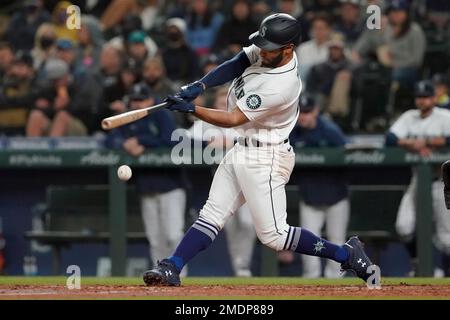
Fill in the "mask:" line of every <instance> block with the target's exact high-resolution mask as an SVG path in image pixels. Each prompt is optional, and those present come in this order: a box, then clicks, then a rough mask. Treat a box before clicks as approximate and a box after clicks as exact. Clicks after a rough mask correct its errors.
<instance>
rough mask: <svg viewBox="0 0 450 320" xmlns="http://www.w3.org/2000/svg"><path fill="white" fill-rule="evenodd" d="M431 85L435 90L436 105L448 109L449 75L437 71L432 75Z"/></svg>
mask: <svg viewBox="0 0 450 320" xmlns="http://www.w3.org/2000/svg"><path fill="white" fill-rule="evenodd" d="M433 85H434V91H435V92H436V106H438V107H440V108H444V109H448V110H450V97H449V94H450V77H449V76H448V75H446V74H443V73H437V74H435V75H434V76H433Z"/></svg>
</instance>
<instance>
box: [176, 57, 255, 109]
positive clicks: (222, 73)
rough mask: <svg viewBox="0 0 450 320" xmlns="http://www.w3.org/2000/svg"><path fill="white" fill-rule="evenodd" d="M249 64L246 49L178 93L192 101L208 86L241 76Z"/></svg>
mask: <svg viewBox="0 0 450 320" xmlns="http://www.w3.org/2000/svg"><path fill="white" fill-rule="evenodd" d="M249 66H250V60H249V58H248V57H247V54H246V53H245V51H243V50H242V51H241V52H239V53H238V54H237V55H235V56H234V57H233V58H232V59H230V60H227V61H225V62H224V63H222V64H220V65H219V66H217V67H216V68H214V69H213V70H211V71H210V72H208V73H207V74H206V75H205V76H204V77H203V78H201V79H200V80H198V81H195V82H193V83H190V84H188V85H186V86H184V87H182V88H181V91H180V92H178V93H177V94H176V95H177V96H179V97H181V98H183V99H185V100H187V101H192V100H194V99H195V98H197V97H198V96H199V95H201V94H202V93H203V91H205V90H206V89H207V88H212V87H216V86H220V85H222V84H225V83H227V82H229V81H231V80H233V79H234V78H236V77H239V76H240V75H241V74H242V73H243V72H244V71H245V69H247V68H248V67H249Z"/></svg>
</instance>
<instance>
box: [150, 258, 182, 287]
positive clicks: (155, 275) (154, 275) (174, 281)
mask: <svg viewBox="0 0 450 320" xmlns="http://www.w3.org/2000/svg"><path fill="white" fill-rule="evenodd" d="M143 279H144V282H145V284H146V285H147V286H175V287H178V286H180V285H181V281H180V274H179V272H178V271H177V268H176V267H175V264H174V263H173V262H172V261H170V260H169V259H163V260H161V261H158V265H157V266H156V267H155V268H153V269H151V270H148V271H145V272H144V275H143Z"/></svg>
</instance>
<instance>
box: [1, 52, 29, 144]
mask: <svg viewBox="0 0 450 320" xmlns="http://www.w3.org/2000/svg"><path fill="white" fill-rule="evenodd" d="M34 90H35V84H34V69H33V59H32V57H31V56H30V54H29V53H27V52H25V51H18V52H17V54H16V56H15V58H14V60H13V61H12V62H11V64H10V68H9V69H8V73H7V74H6V75H5V78H4V81H3V85H0V131H3V132H4V133H6V134H9V135H12V134H14V135H15V134H19V135H24V133H25V126H26V122H27V116H28V112H29V109H30V107H31V105H32V102H33V93H34Z"/></svg>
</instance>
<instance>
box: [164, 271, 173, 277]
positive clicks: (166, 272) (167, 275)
mask: <svg viewBox="0 0 450 320" xmlns="http://www.w3.org/2000/svg"><path fill="white" fill-rule="evenodd" d="M164 272H165V274H166V277H169V276H171V275H172V271H170V270H166V271H164Z"/></svg>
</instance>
